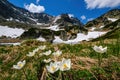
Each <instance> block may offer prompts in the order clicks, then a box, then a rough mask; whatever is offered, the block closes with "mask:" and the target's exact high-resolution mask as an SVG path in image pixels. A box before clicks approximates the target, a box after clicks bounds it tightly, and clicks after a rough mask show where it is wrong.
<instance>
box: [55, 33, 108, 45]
mask: <svg viewBox="0 0 120 80" xmlns="http://www.w3.org/2000/svg"><path fill="white" fill-rule="evenodd" d="M105 33H106V32H98V31H94V32H88V34H87V35H85V34H82V33H78V34H77V37H76V38H75V39H73V40H68V41H63V40H62V39H60V37H58V36H55V39H54V40H53V43H55V44H58V43H66V44H77V43H78V42H80V41H83V40H86V41H89V40H90V39H94V38H97V37H99V36H101V35H103V34H105Z"/></svg>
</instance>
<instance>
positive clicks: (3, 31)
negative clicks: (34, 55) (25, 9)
mask: <svg viewBox="0 0 120 80" xmlns="http://www.w3.org/2000/svg"><path fill="white" fill-rule="evenodd" d="M24 31H25V30H23V29H20V28H9V27H8V26H0V37H1V36H6V37H11V38H17V37H19V36H20V35H21V34H22V33H23V32H24Z"/></svg>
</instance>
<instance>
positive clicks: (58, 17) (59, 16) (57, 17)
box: [53, 15, 61, 23]
mask: <svg viewBox="0 0 120 80" xmlns="http://www.w3.org/2000/svg"><path fill="white" fill-rule="evenodd" d="M60 18H61V15H58V16H56V17H55V19H54V21H53V22H54V23H55V22H56V21H57V20H58V19H60Z"/></svg>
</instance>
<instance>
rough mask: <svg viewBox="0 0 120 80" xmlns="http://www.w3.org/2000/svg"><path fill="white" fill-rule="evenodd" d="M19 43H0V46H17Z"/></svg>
mask: <svg viewBox="0 0 120 80" xmlns="http://www.w3.org/2000/svg"><path fill="white" fill-rule="evenodd" d="M20 44H21V43H19V42H17V43H0V45H13V46H17V45H20Z"/></svg>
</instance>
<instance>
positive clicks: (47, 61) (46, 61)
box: [43, 58, 52, 63]
mask: <svg viewBox="0 0 120 80" xmlns="http://www.w3.org/2000/svg"><path fill="white" fill-rule="evenodd" d="M43 61H44V62H45V63H49V62H51V61H52V60H51V59H50V58H49V59H44V60H43Z"/></svg>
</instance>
